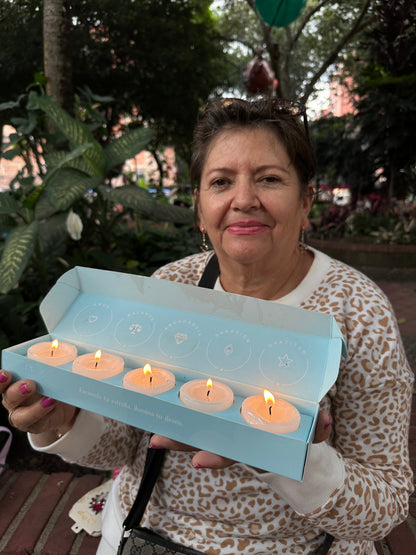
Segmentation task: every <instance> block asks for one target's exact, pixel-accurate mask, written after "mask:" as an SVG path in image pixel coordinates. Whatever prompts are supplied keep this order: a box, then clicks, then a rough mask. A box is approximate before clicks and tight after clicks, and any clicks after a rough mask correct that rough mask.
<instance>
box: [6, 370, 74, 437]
mask: <svg viewBox="0 0 416 555" xmlns="http://www.w3.org/2000/svg"><path fill="white" fill-rule="evenodd" d="M0 393H1V394H2V397H3V399H2V403H3V406H4V408H5V409H6V410H7V411H8V413H9V422H10V424H11V425H12V426H14V427H15V428H18V429H19V430H21V431H22V432H30V433H32V434H40V433H44V432H54V433H55V435H56V434H58V435H61V434H64V433H66V432H67V431H69V430H70V429H71V428H72V425H73V423H74V421H75V418H76V416H77V414H78V411H79V409H77V408H76V407H73V406H71V405H66V404H65V403H61V402H59V401H55V400H54V399H51V398H50V397H45V396H44V395H40V394H39V393H37V392H36V383H35V382H34V381H32V380H20V381H18V382H15V383H12V377H11V375H10V373H9V372H6V371H5V370H0Z"/></svg>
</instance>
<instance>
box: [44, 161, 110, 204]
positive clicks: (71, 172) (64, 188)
mask: <svg viewBox="0 0 416 555" xmlns="http://www.w3.org/2000/svg"><path fill="white" fill-rule="evenodd" d="M99 183H101V176H93V177H89V176H86V175H85V173H83V172H80V171H78V170H75V169H73V168H62V169H60V170H59V171H57V172H56V173H55V174H54V175H53V177H52V178H51V179H50V181H49V183H48V186H47V187H46V189H45V192H46V194H47V196H48V200H49V202H50V203H51V204H52V205H53V206H55V207H56V208H57V209H58V210H67V209H68V208H69V207H70V206H71V204H72V203H73V202H74V201H76V200H78V199H79V198H81V197H82V195H84V194H85V193H86V192H87V191H88V190H89V189H93V188H94V187H96V186H97V185H98V184H99Z"/></svg>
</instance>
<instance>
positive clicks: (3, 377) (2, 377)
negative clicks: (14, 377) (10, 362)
mask: <svg viewBox="0 0 416 555" xmlns="http://www.w3.org/2000/svg"><path fill="white" fill-rule="evenodd" d="M6 382H7V376H6V374H4V373H3V372H0V383H6Z"/></svg>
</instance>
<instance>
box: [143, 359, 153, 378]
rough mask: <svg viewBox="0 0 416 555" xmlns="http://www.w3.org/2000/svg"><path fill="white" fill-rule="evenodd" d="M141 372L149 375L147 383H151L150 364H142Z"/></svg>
mask: <svg viewBox="0 0 416 555" xmlns="http://www.w3.org/2000/svg"><path fill="white" fill-rule="evenodd" d="M143 374H144V375H145V376H149V383H152V380H153V376H152V367H151V366H150V364H145V365H144V368H143Z"/></svg>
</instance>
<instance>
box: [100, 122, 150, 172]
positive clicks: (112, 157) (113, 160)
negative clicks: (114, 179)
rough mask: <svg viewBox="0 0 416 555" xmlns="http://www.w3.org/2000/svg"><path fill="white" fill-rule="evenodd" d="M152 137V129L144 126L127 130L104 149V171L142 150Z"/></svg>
mask: <svg viewBox="0 0 416 555" xmlns="http://www.w3.org/2000/svg"><path fill="white" fill-rule="evenodd" d="M151 138H152V131H151V130H150V129H146V128H144V127H139V128H137V129H132V130H131V131H127V132H126V133H124V134H123V135H121V137H119V138H118V139H115V140H114V141H113V142H112V143H110V144H109V145H108V146H107V147H106V148H105V149H104V155H105V169H106V172H107V171H108V170H111V169H112V168H114V167H115V166H117V165H118V164H122V163H123V162H125V161H126V160H129V159H130V158H133V157H134V156H136V154H138V153H139V152H141V151H142V150H144V148H145V147H146V146H147V145H148V144H149V142H150V140H151Z"/></svg>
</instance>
